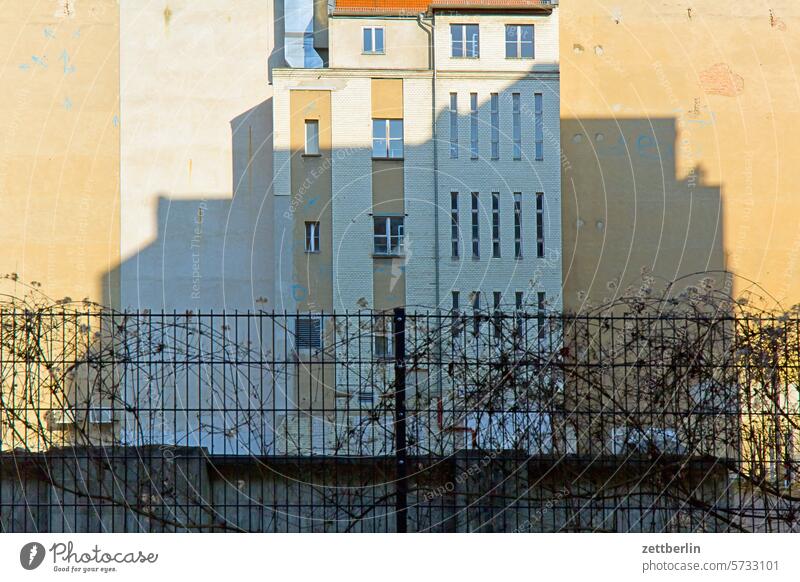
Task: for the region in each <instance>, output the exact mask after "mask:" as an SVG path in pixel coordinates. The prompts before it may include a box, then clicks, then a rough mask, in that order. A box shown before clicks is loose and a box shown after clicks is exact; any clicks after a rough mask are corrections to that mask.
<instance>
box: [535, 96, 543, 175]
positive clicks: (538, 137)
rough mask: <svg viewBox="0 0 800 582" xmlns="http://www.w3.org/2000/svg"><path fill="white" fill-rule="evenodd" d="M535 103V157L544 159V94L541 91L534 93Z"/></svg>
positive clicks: (539, 159)
mask: <svg viewBox="0 0 800 582" xmlns="http://www.w3.org/2000/svg"><path fill="white" fill-rule="evenodd" d="M533 103H534V130H533V131H534V144H535V148H534V157H535V159H536V160H538V161H541V160H544V111H543V109H544V96H543V95H542V94H541V93H534V94H533Z"/></svg>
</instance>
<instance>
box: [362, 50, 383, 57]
mask: <svg viewBox="0 0 800 582" xmlns="http://www.w3.org/2000/svg"><path fill="white" fill-rule="evenodd" d="M361 54H362V55H364V56H383V55H385V54H386V52H385V51H381V52H377V51H362V52H361Z"/></svg>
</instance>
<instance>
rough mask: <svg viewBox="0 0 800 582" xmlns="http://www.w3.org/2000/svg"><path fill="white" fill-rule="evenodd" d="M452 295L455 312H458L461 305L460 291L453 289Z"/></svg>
mask: <svg viewBox="0 0 800 582" xmlns="http://www.w3.org/2000/svg"><path fill="white" fill-rule="evenodd" d="M451 295H452V299H453V313H458V310H459V308H460V307H461V306H460V305H459V302H460V300H461V298H460V296H459V293H458V291H453V292H452V294H451Z"/></svg>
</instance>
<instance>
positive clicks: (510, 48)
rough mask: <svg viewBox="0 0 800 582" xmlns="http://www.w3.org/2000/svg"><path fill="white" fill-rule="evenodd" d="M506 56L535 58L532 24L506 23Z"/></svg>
mask: <svg viewBox="0 0 800 582" xmlns="http://www.w3.org/2000/svg"><path fill="white" fill-rule="evenodd" d="M506 58H507V59H532V58H533V25H532V24H506Z"/></svg>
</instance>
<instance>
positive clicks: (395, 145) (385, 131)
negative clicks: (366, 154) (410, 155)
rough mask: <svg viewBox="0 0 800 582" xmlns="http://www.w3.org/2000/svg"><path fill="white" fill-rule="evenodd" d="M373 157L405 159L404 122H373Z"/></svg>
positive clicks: (379, 120)
mask: <svg viewBox="0 0 800 582" xmlns="http://www.w3.org/2000/svg"><path fill="white" fill-rule="evenodd" d="M372 157H373V158H388V159H400V158H402V157H403V120H402V119H373V120H372Z"/></svg>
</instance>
